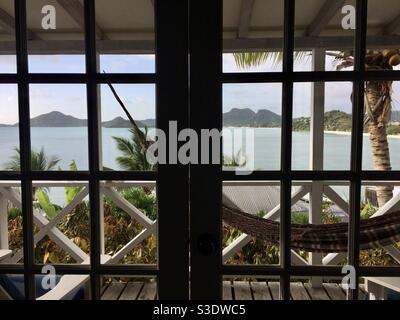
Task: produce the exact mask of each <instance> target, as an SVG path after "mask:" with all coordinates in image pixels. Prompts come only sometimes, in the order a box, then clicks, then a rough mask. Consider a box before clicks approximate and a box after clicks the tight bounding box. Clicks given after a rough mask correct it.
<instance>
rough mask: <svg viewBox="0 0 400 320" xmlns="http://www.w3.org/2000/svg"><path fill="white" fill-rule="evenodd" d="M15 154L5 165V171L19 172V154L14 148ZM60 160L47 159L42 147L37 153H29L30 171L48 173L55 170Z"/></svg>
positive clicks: (17, 149) (54, 158)
mask: <svg viewBox="0 0 400 320" xmlns="http://www.w3.org/2000/svg"><path fill="white" fill-rule="evenodd" d="M14 151H15V153H14V154H13V155H12V156H11V158H10V161H9V162H8V163H7V164H6V167H5V169H6V170H10V171H21V152H20V150H19V148H14ZM60 161H61V160H60V159H58V157H56V156H51V157H48V156H47V155H46V153H45V151H44V148H43V147H42V148H41V149H40V151H39V152H37V151H35V150H32V151H31V169H32V170H33V171H49V170H53V169H55V167H56V166H57V164H58V163H59V162H60Z"/></svg>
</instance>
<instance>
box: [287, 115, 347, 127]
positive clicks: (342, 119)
mask: <svg viewBox="0 0 400 320" xmlns="http://www.w3.org/2000/svg"><path fill="white" fill-rule="evenodd" d="M309 130H310V117H301V118H296V119H294V120H293V131H309ZM324 130H327V131H351V115H349V114H348V113H346V112H343V111H339V110H333V111H328V112H325V115H324Z"/></svg>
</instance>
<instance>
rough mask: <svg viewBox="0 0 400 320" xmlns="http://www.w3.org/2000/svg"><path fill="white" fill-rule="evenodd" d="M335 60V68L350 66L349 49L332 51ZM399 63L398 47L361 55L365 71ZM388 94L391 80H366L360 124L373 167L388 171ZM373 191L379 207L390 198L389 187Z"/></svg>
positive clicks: (391, 68) (390, 89)
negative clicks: (366, 136)
mask: <svg viewBox="0 0 400 320" xmlns="http://www.w3.org/2000/svg"><path fill="white" fill-rule="evenodd" d="M335 59H336V60H337V61H339V62H340V63H339V64H338V66H337V69H338V70H341V69H342V68H345V67H348V66H353V65H354V55H353V52H341V53H339V54H336V56H335ZM399 63H400V54H399V50H388V49H385V50H369V51H368V52H367V54H366V57H365V69H366V70H367V71H368V70H393V67H394V66H397V65H398V64H399ZM391 95H392V81H366V83H365V118H364V124H365V126H366V129H367V130H368V132H369V139H370V143H371V150H372V162H373V168H374V169H375V170H382V171H390V170H392V167H391V163H390V152H389V143H388V139H387V132H386V128H387V124H388V122H389V121H390V115H391V111H392V99H391ZM376 194H377V200H378V205H379V207H382V206H383V205H384V204H385V203H386V202H388V201H389V200H390V199H391V198H392V197H393V186H379V187H377V188H376Z"/></svg>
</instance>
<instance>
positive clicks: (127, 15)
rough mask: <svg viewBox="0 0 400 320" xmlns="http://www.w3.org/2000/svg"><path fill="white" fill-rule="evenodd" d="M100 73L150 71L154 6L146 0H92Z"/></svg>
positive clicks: (152, 66) (153, 39)
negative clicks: (94, 6) (94, 3)
mask: <svg viewBox="0 0 400 320" xmlns="http://www.w3.org/2000/svg"><path fill="white" fill-rule="evenodd" d="M96 23H97V50H98V51H99V53H100V60H99V62H100V70H99V71H100V72H103V71H104V72H107V73H136V72H140V73H154V72H155V50H154V48H155V32H154V6H153V3H152V1H147V0H134V1H132V0H115V1H113V5H112V10H110V1H108V0H96Z"/></svg>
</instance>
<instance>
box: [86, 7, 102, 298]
mask: <svg viewBox="0 0 400 320" xmlns="http://www.w3.org/2000/svg"><path fill="white" fill-rule="evenodd" d="M84 15H85V57H86V74H87V83H86V88H87V114H88V138H89V144H88V146H89V150H88V151H89V172H90V173H91V174H90V175H89V201H90V265H91V274H90V286H91V296H92V299H93V300H100V286H101V283H100V282H101V281H100V274H99V269H100V264H101V263H100V252H101V250H100V248H101V239H100V235H101V223H100V184H99V180H98V178H97V177H96V175H94V176H93V175H92V173H96V172H99V166H100V162H99V161H100V154H99V150H100V145H99V119H100V118H99V111H98V99H97V83H96V81H95V79H96V74H97V55H96V21H95V1H94V0H85V2H84Z"/></svg>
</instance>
